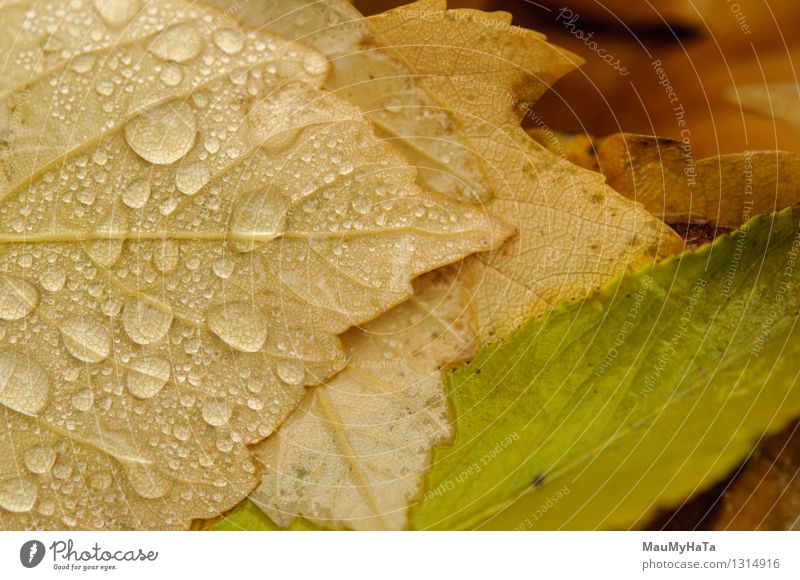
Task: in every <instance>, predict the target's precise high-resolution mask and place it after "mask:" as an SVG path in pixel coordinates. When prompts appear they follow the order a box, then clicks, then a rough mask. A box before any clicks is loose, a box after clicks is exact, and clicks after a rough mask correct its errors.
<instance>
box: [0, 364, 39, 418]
mask: <svg viewBox="0 0 800 580" xmlns="http://www.w3.org/2000/svg"><path fill="white" fill-rule="evenodd" d="M49 392H50V380H49V379H48V378H47V374H45V372H44V370H43V369H42V367H40V366H39V364H38V363H37V362H36V361H34V360H33V359H32V358H30V357H26V358H19V357H17V355H16V354H14V353H13V352H11V351H7V350H2V351H0V404H2V405H5V406H6V407H9V408H11V409H13V410H15V411H17V412H18V413H22V414H23V415H30V416H35V415H36V414H37V413H38V412H39V411H41V410H42V409H43V408H44V407H45V405H46V404H47V398H48V395H49Z"/></svg>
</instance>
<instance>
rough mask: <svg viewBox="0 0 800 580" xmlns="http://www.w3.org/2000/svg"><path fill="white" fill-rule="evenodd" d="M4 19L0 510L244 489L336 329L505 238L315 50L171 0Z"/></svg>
mask: <svg viewBox="0 0 800 580" xmlns="http://www.w3.org/2000/svg"><path fill="white" fill-rule="evenodd" d="M0 21H2V22H3V26H4V27H8V29H9V30H12V31H13V32H14V36H15V38H18V39H19V42H18V43H16V42H9V41H7V40H5V39H6V38H7V37H6V36H4V37H3V38H4V40H3V43H2V44H0V56H2V62H4V63H6V64H5V66H4V70H3V75H2V76H1V77H0V78H2V79H3V80H2V89H0V98H1V99H2V100H1V101H0V102H1V103H2V104H0V111H2V113H0V168H1V169H2V171H0V191H2V193H3V207H2V212H0V242H1V243H0V326H1V327H2V331H0V404H2V409H3V412H4V413H5V417H6V421H5V425H4V427H3V428H2V429H0V474H2V475H1V476H0V526H2V528H12V529H18V528H39V529H41V528H64V527H70V528H101V527H104V528H112V529H113V528H185V527H186V526H187V525H188V523H189V521H190V520H191V519H192V518H198V517H210V516H213V515H216V514H218V513H220V512H221V511H223V510H225V509H228V508H230V507H232V506H233V505H235V504H236V503H237V502H238V501H239V500H240V499H242V498H243V497H244V496H245V495H246V494H247V493H248V492H249V491H250V490H251V489H252V488H253V487H254V486H255V485H256V483H257V480H256V475H255V466H254V465H253V462H252V459H251V456H250V454H249V452H248V451H247V449H246V446H247V445H249V444H253V443H256V442H258V441H260V440H261V439H263V438H264V437H266V436H267V435H269V434H270V433H271V432H272V431H273V430H274V429H275V428H276V427H277V426H278V425H279V424H280V423H281V422H282V421H283V419H284V418H285V417H286V416H287V414H288V413H289V412H290V411H291V410H292V409H293V408H294V407H295V406H296V405H297V404H298V403H299V402H300V401H301V399H302V397H303V395H304V394H305V386H307V385H313V384H317V383H319V382H321V381H323V380H324V379H325V378H327V377H329V376H330V375H332V374H333V373H335V372H336V371H338V370H340V369H341V368H342V367H343V366H344V364H345V355H344V351H343V350H342V346H341V344H340V342H339V339H338V338H337V335H338V334H339V333H341V332H343V331H345V330H346V329H347V328H348V327H350V326H352V325H354V324H359V323H362V322H364V321H366V320H369V319H371V318H374V317H375V316H377V315H378V314H380V313H381V312H383V311H385V310H387V309H388V308H390V307H392V306H394V305H395V304H398V303H400V302H402V301H404V300H405V299H406V298H407V297H409V296H410V295H411V293H412V287H411V284H410V280H411V279H412V278H413V277H415V276H417V275H419V274H421V273H424V272H426V271H428V270H431V269H434V268H436V267H439V266H441V265H443V264H447V263H449V262H453V261H456V260H459V259H461V258H462V257H463V256H464V255H466V254H469V253H471V252H474V251H479V250H485V249H490V248H492V247H496V246H497V245H498V244H499V243H500V242H501V241H502V240H503V239H504V238H505V237H506V236H507V235H508V234H509V233H510V229H509V228H508V227H507V226H505V225H503V224H501V223H500V222H498V221H496V220H494V219H492V218H491V217H489V216H488V215H487V214H486V213H485V212H483V211H482V210H480V209H479V208H476V207H472V206H467V205H464V204H459V203H455V202H453V201H451V200H448V199H447V198H444V197H442V196H440V195H436V194H433V193H429V192H427V191H425V190H423V189H421V188H420V187H419V186H417V185H416V184H415V180H416V173H415V171H414V169H413V168H411V167H410V166H409V165H408V164H407V163H406V162H405V160H404V159H403V158H402V157H401V156H399V155H398V154H397V153H396V152H395V151H394V150H393V149H392V148H391V147H390V146H389V145H388V144H386V143H384V142H382V141H380V140H378V139H377V138H376V137H375V135H374V133H373V130H372V125H371V124H370V123H369V121H368V120H367V119H366V118H365V117H364V115H363V114H362V113H361V112H360V111H359V110H358V109H357V108H355V107H354V106H353V105H351V104H349V103H347V102H346V101H344V100H343V99H341V98H339V97H336V96H335V95H333V94H330V93H328V92H325V91H323V90H321V88H320V87H321V85H322V83H323V80H324V77H325V75H326V73H327V70H328V67H327V63H326V60H325V58H324V57H323V56H322V55H320V54H319V53H318V52H316V51H314V50H312V49H309V48H306V47H303V46H301V45H299V44H293V43H287V42H285V41H284V40H282V39H281V38H280V37H277V36H275V35H273V34H271V33H269V32H266V31H258V32H254V31H250V30H249V29H246V28H243V27H242V26H241V25H240V24H239V23H237V22H236V21H235V20H233V19H231V18H229V17H227V16H225V15H224V14H220V13H218V12H215V11H211V10H209V9H207V8H200V7H197V6H196V5H194V4H188V3H183V2H180V1H174V0H170V1H167V0H164V1H159V2H148V3H146V4H145V3H142V2H139V1H138V0H114V1H113V2H99V1H98V2H97V3H95V5H94V6H93V8H92V9H91V10H86V9H85V8H84V7H83V6H82V5H79V4H76V3H70V2H67V1H66V0H64V1H63V2H59V3H57V7H56V6H54V5H53V3H48V4H46V5H45V4H44V3H42V4H38V3H10V4H4V5H3V7H2V10H0ZM6 70H8V71H11V72H9V74H8V75H6Z"/></svg>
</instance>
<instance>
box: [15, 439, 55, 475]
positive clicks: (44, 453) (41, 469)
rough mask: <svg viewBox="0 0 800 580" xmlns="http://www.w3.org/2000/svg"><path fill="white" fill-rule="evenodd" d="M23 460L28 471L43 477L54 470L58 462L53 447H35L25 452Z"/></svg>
mask: <svg viewBox="0 0 800 580" xmlns="http://www.w3.org/2000/svg"><path fill="white" fill-rule="evenodd" d="M23 459H24V461H25V467H27V468H28V471H30V472H31V473H35V474H36V475H42V474H45V473H47V472H48V471H50V469H52V467H53V464H54V463H55V462H56V452H55V451H54V450H53V448H51V447H45V446H44V445H35V446H33V447H31V448H30V449H28V450H27V451H26V452H25V455H24V456H23Z"/></svg>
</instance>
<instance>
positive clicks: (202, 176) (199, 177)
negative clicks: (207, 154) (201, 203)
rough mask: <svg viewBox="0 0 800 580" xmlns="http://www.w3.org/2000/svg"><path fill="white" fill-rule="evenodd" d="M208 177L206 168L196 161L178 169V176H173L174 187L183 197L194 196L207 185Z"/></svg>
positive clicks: (209, 175)
mask: <svg viewBox="0 0 800 580" xmlns="http://www.w3.org/2000/svg"><path fill="white" fill-rule="evenodd" d="M210 177H211V174H210V173H209V171H208V166H207V165H206V164H205V163H203V162H201V161H196V162H194V163H189V164H187V165H183V166H182V167H181V168H180V169H178V174H177V175H176V176H175V187H177V188H178V191H180V192H181V193H183V194H185V195H194V194H195V193H197V192H198V191H200V189H201V188H202V187H203V186H204V185H205V184H206V183H208V180H209V178H210Z"/></svg>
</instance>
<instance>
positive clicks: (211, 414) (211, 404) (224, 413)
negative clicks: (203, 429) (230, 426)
mask: <svg viewBox="0 0 800 580" xmlns="http://www.w3.org/2000/svg"><path fill="white" fill-rule="evenodd" d="M202 415H203V420H204V421H205V422H206V423H208V424H209V425H211V426H212V427H220V426H222V425H224V424H225V423H227V422H228V419H230V418H231V407H230V405H229V404H228V401H226V400H225V399H209V400H208V401H206V402H205V403H203V410H202Z"/></svg>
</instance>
